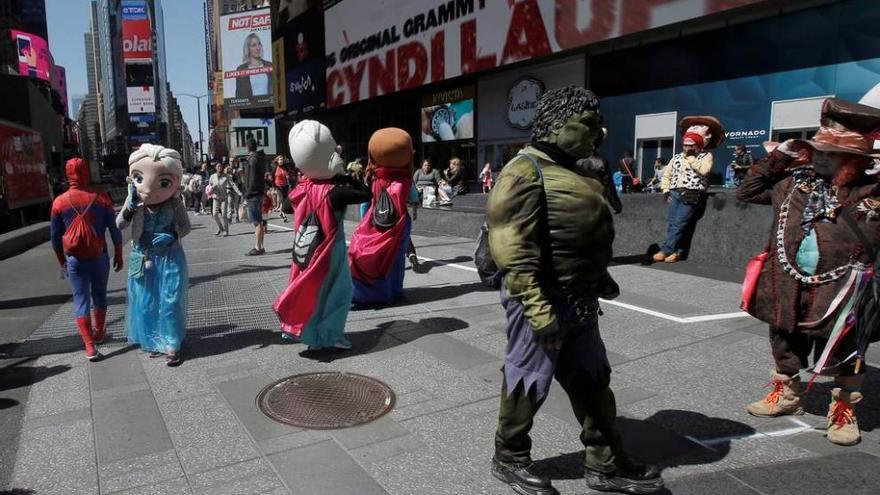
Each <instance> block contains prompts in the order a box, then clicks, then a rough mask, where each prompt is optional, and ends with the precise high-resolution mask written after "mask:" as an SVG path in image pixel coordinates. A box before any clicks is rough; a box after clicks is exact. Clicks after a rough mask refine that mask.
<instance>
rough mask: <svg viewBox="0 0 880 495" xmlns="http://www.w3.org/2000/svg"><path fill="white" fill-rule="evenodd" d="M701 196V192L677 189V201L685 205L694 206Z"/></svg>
mask: <svg viewBox="0 0 880 495" xmlns="http://www.w3.org/2000/svg"><path fill="white" fill-rule="evenodd" d="M702 195H703V191H698V190H696V189H679V191H678V199H679V200H681V202H682V203H684V204H686V205H695V204H697V203H699V202H700V196H702Z"/></svg>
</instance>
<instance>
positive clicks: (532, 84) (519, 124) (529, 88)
mask: <svg viewBox="0 0 880 495" xmlns="http://www.w3.org/2000/svg"><path fill="white" fill-rule="evenodd" d="M543 94H544V83H542V82H541V81H539V80H538V79H535V78H534V77H529V76H526V77H522V78H520V79H517V80H516V81H515V82H514V83H513V85H512V86H511V87H510V90H509V91H508V92H507V123H508V124H510V126H511V127H513V128H515V129H522V130H528V129H530V128H531V127H532V122H534V120H535V110H536V109H537V108H538V100H540V99H541V95H543Z"/></svg>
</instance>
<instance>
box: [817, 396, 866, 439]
mask: <svg viewBox="0 0 880 495" xmlns="http://www.w3.org/2000/svg"><path fill="white" fill-rule="evenodd" d="M861 401H862V394H861V393H859V392H847V391H846V390H843V389H840V388H837V387H835V388H832V389H831V405H830V406H829V407H828V431H826V432H825V436H826V437H828V441H830V442H831V443H836V444H837V445H846V446H849V445H855V444H857V443H859V442H860V441H861V439H862V436H861V434H860V433H859V422H858V421H856V413H855V411H853V406H854V405H856V404H858V403H859V402H861Z"/></svg>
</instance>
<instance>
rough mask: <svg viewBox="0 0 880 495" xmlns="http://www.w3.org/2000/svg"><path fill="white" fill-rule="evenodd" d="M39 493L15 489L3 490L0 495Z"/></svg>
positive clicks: (31, 494) (34, 494) (33, 494)
mask: <svg viewBox="0 0 880 495" xmlns="http://www.w3.org/2000/svg"><path fill="white" fill-rule="evenodd" d="M36 493H37V492H35V491H33V490H30V489H28V488H13V489H11V490H3V491H2V492H0V495H36Z"/></svg>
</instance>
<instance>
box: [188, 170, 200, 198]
mask: <svg viewBox="0 0 880 495" xmlns="http://www.w3.org/2000/svg"><path fill="white" fill-rule="evenodd" d="M189 192H191V193H196V194H198V193H200V192H202V176H201V175H199V174H193V176H192V179H190V180H189Z"/></svg>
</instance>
